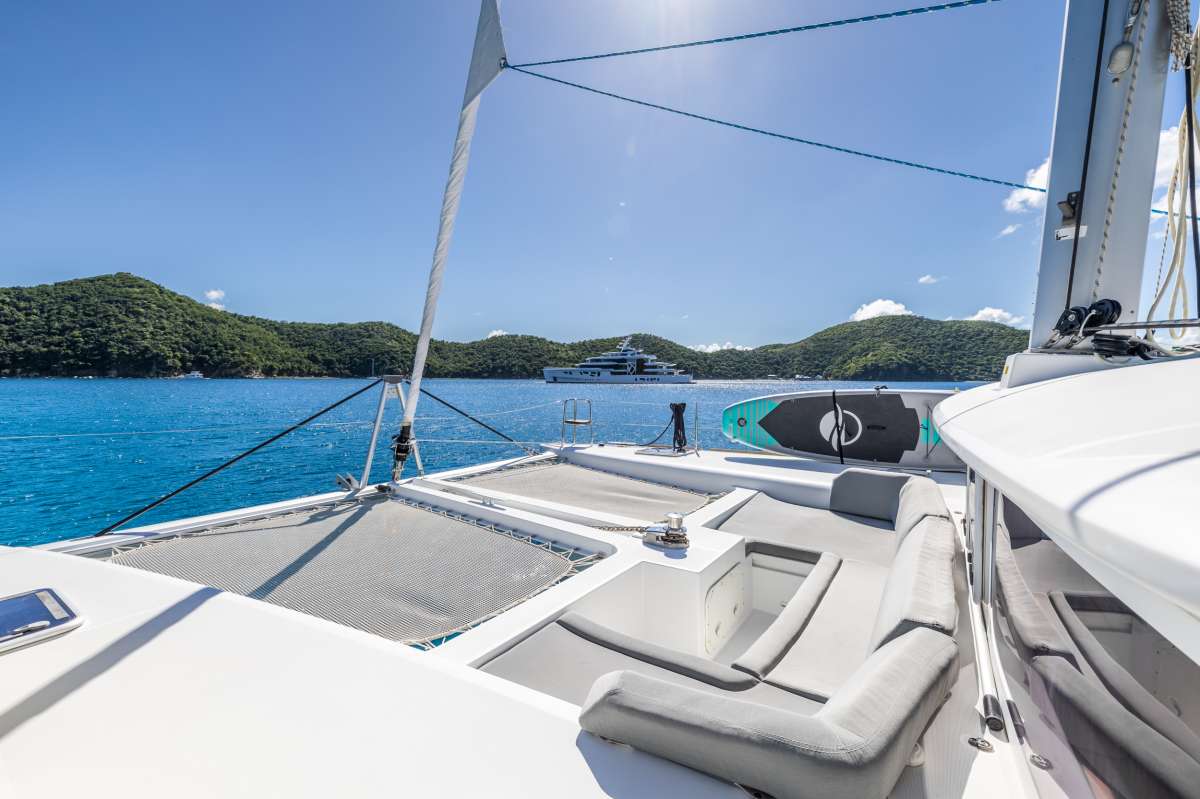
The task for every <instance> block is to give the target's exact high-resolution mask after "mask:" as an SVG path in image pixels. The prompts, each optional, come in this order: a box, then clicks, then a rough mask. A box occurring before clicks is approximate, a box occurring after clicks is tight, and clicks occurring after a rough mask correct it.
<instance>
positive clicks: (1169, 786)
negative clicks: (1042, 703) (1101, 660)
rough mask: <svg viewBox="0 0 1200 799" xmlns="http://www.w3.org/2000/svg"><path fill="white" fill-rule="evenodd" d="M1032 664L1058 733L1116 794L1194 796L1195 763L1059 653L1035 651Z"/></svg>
mask: <svg viewBox="0 0 1200 799" xmlns="http://www.w3.org/2000/svg"><path fill="white" fill-rule="evenodd" d="M1033 669H1034V671H1035V672H1037V674H1038V675H1040V676H1041V678H1042V680H1043V681H1044V685H1045V689H1046V695H1047V697H1048V698H1049V700H1050V704H1051V705H1052V706H1053V710H1054V715H1055V716H1056V717H1057V720H1058V723H1059V725H1060V726H1061V728H1062V734H1063V736H1064V737H1065V738H1066V740H1067V741H1068V742H1069V743H1070V745H1071V748H1072V749H1073V750H1074V751H1075V752H1076V754H1077V755H1078V757H1079V759H1080V760H1081V761H1083V762H1084V763H1086V764H1087V765H1088V768H1090V769H1091V770H1092V771H1093V772H1094V773H1095V774H1096V777H1097V778H1098V779H1099V780H1100V781H1102V782H1103V783H1104V784H1106V785H1108V786H1110V787H1111V788H1112V789H1113V791H1114V793H1115V794H1116V795H1117V796H1155V797H1192V798H1193V799H1194V798H1195V797H1200V763H1197V762H1196V761H1195V760H1193V759H1192V758H1191V757H1190V756H1189V755H1188V754H1187V753H1186V752H1184V751H1183V750H1182V749H1180V748H1179V747H1178V746H1176V745H1175V744H1174V743H1173V742H1171V741H1170V740H1168V739H1167V738H1165V737H1163V736H1162V735H1160V734H1159V733H1158V732H1157V731H1155V730H1154V729H1152V728H1151V727H1149V726H1147V725H1146V724H1145V723H1143V722H1142V721H1141V720H1140V719H1139V718H1137V717H1136V716H1135V715H1133V714H1132V713H1130V712H1129V711H1128V710H1126V709H1125V708H1124V707H1122V706H1121V704H1120V703H1118V702H1117V701H1116V700H1115V699H1114V698H1113V697H1112V696H1110V695H1109V694H1108V692H1107V691H1105V690H1104V689H1103V688H1102V687H1101V686H1100V685H1098V684H1097V683H1095V682H1093V681H1091V680H1089V679H1087V678H1086V677H1084V676H1083V675H1082V674H1080V673H1079V672H1078V671H1077V670H1076V669H1075V668H1074V667H1073V666H1072V665H1071V664H1070V663H1069V662H1068V661H1067V660H1066V659H1065V658H1061V657H1058V656H1057V655H1039V656H1037V657H1035V658H1034V659H1033ZM1097 795H1099V794H1097Z"/></svg>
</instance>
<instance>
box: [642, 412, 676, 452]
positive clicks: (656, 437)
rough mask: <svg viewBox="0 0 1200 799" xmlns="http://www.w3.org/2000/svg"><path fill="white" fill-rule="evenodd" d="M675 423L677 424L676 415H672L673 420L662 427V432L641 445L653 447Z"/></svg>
mask: <svg viewBox="0 0 1200 799" xmlns="http://www.w3.org/2000/svg"><path fill="white" fill-rule="evenodd" d="M673 424H675V417H673V416H672V417H671V421H669V422H667V426H666V427H664V428H663V429H662V432H660V433H659V434H658V435H656V436H655V437H654V438H653V439H651V440H650V441H647V442H646V443H645V444H642V445H641V446H643V447H652V446H654V445H655V444H657V443H658V442H659V440H660V439H661V438H662V437H663V436H665V435H666V434H667V431H668V430H670V429H671V425H673Z"/></svg>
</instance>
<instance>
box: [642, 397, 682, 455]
mask: <svg viewBox="0 0 1200 799" xmlns="http://www.w3.org/2000/svg"><path fill="white" fill-rule="evenodd" d="M669 404H670V408H671V421H669V422H667V425H666V427H664V428H663V429H662V431H661V432H659V434H658V435H656V436H655V437H654V438H653V439H652V440H650V441H647V442H646V443H645V444H642V445H641V446H643V447H652V446H654V445H655V444H657V443H658V442H659V441H660V440H662V437H663V436H665V435H666V434H667V431H668V430H670V429H671V428H672V427H674V428H675V432H674V434H672V436H671V449H673V450H675V451H676V452H683V451H684V450H685V449H687V424H686V422H685V417H684V415H683V413H684V411H685V410H687V403H686V402H672V403H669Z"/></svg>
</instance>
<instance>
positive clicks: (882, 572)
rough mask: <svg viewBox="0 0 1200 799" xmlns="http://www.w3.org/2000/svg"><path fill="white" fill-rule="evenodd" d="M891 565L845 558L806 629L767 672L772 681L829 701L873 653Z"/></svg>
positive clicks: (768, 679) (804, 694) (768, 678)
mask: <svg viewBox="0 0 1200 799" xmlns="http://www.w3.org/2000/svg"><path fill="white" fill-rule="evenodd" d="M886 582H887V569H885V568H883V567H882V566H875V565H872V564H870V563H861V562H859V561H853V560H843V561H842V564H841V566H839V567H838V570H837V574H835V575H834V577H833V581H832V582H831V583H830V585H829V588H828V589H826V591H825V596H824V598H823V599H822V600H821V602H820V604H818V605H817V608H816V610H815V611H813V613H812V615H811V617H810V618H809V620H808V623H807V624H806V625H805V627H804V630H803V632H802V633H801V635H800V637H799V638H798V639H797V640H796V642H795V643H794V644H792V646H791V647H790V648H789V649H788V650H787V651H786V652H785V653H784V655H783V657H782V658H780V659H779V662H778V663H777V664H776V665H775V666H774V668H772V669H771V670H770V671H768V672H767V674H766V676H765V679H766V681H767V682H768V683H770V684H771V685H775V686H778V687H780V688H786V689H787V690H789V691H795V692H796V693H799V694H801V695H803V696H808V697H812V698H814V699H825V698H828V697H830V696H832V695H833V694H834V692H835V691H837V689H838V688H839V687H840V686H841V685H842V684H843V683H844V682H845V681H846V680H847V678H849V676H850V675H851V674H852V673H853V672H854V670H855V669H856V668H858V667H859V666H860V665H862V662H863V661H864V660H866V658H867V655H868V654H870V652H871V632H872V625H873V623H874V620H875V613H876V610H877V609H878V608H879V602H880V598H881V597H882V596H883V590H884V585H885V584H886Z"/></svg>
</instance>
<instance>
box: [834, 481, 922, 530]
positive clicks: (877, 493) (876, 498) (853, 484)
mask: <svg viewBox="0 0 1200 799" xmlns="http://www.w3.org/2000/svg"><path fill="white" fill-rule="evenodd" d="M909 479H910V478H909V476H908V475H907V474H898V473H896V472H881V471H878V470H876V469H847V470H846V471H844V472H842V473H841V474H839V475H838V476H837V477H835V478H833V487H832V488H831V489H830V492H829V509H830V510H831V511H836V512H838V513H853V514H854V515H856V516H868V517H870V518H872V519H883V520H884V521H888V522H891V521H895V520H896V509H897V508H898V507H899V505H900V490H901V488H903V487H904V484H905V483H906V482H908V480H909Z"/></svg>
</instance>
